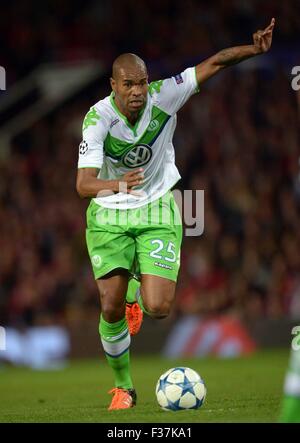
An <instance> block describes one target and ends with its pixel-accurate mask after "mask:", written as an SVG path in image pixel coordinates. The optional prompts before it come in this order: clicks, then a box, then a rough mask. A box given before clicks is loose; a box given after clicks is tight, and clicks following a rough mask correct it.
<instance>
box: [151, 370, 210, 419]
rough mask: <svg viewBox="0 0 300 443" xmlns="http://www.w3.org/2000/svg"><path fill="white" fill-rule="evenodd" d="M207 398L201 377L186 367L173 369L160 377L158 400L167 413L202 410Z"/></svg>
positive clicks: (157, 389) (157, 386)
mask: <svg viewBox="0 0 300 443" xmlns="http://www.w3.org/2000/svg"><path fill="white" fill-rule="evenodd" d="M205 397H206V387H205V384H204V381H203V380H202V378H201V377H200V375H199V374H198V373H197V372H196V371H194V370H193V369H190V368H186V367H177V368H172V369H169V370H168V371H166V372H165V373H164V374H162V375H161V376H160V377H159V380H158V382H157V384H156V398H157V401H158V404H159V406H160V407H161V408H162V409H164V410H165V411H181V410H186V409H198V408H200V407H201V406H202V405H203V403H204V400H205Z"/></svg>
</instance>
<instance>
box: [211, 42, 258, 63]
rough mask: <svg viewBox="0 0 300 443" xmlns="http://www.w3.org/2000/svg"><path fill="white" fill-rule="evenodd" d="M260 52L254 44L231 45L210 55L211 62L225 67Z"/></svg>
mask: <svg viewBox="0 0 300 443" xmlns="http://www.w3.org/2000/svg"><path fill="white" fill-rule="evenodd" d="M258 54H260V52H259V50H258V49H257V48H256V47H255V46H254V45H245V46H233V47H232V48H226V49H223V50H222V51H219V52H217V54H215V55H214V56H213V57H212V63H213V64H214V65H216V66H220V67H223V68H225V67H226V66H232V65H235V64H237V63H240V62H242V61H243V60H247V59H248V58H250V57H254V56H255V55H258Z"/></svg>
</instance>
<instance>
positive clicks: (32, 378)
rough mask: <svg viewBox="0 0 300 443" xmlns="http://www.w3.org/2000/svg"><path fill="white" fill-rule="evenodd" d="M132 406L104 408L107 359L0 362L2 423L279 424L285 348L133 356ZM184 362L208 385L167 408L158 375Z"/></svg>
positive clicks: (109, 379) (108, 377) (107, 385)
mask: <svg viewBox="0 0 300 443" xmlns="http://www.w3.org/2000/svg"><path fill="white" fill-rule="evenodd" d="M131 361H132V375H133V378H134V381H135V387H136V389H137V393H138V403H137V406H136V407H135V408H132V409H130V410H126V411H115V412H108V411H107V406H108V404H109V402H110V396H109V395H108V394H107V391H108V390H109V389H110V388H111V387H112V375H111V372H110V370H109V368H108V366H107V364H106V361H105V359H104V358H103V357H102V358H99V360H88V361H76V362H71V363H70V364H69V366H68V367H67V368H65V369H64V370H55V371H31V370H29V369H22V368H11V367H2V368H1V367H0V398H1V401H0V422H33V423H38V422H94V423H97V422H98V423H99V422H102V423H125V422H127V423H135V422H137V423H148V422H151V423H193V422H203V423H205V422H206V423H207V422H252V423H253V422H265V423H266V422H277V420H278V413H279V409H280V402H281V397H282V387H283V379H284V374H285V371H286V368H287V364H288V351H287V350H285V351H284V350H276V351H267V352H259V353H257V354H255V355H253V356H250V357H245V358H238V359H225V360H219V359H213V358H209V359H180V360H166V359H163V358H160V357H159V356H151V357H141V356H132V358H131ZM174 366H189V367H191V368H193V369H195V370H196V371H198V372H199V373H200V375H201V376H202V378H203V379H204V381H205V383H206V386H207V398H206V402H205V404H204V405H203V406H202V407H201V408H200V409H199V410H196V411H179V412H165V411H163V410H161V409H160V408H159V406H158V405H157V403H156V397H155V385H156V381H157V379H158V378H159V376H160V375H161V374H162V373H163V372H165V371H166V370H167V369H169V368H172V367H174Z"/></svg>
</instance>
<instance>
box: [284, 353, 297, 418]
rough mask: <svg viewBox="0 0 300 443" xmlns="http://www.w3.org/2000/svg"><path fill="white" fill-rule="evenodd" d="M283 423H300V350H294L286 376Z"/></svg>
mask: <svg viewBox="0 0 300 443" xmlns="http://www.w3.org/2000/svg"><path fill="white" fill-rule="evenodd" d="M280 422H281V423H300V350H292V351H291V357H290V364H289V369H288V372H287V374H286V377H285V384H284V399H283V402H282V406H281V414H280Z"/></svg>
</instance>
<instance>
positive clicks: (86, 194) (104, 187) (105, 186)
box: [76, 177, 119, 198]
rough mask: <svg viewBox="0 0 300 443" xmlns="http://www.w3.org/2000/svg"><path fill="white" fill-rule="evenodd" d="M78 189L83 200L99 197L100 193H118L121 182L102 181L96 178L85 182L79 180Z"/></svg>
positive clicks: (88, 178)
mask: <svg viewBox="0 0 300 443" xmlns="http://www.w3.org/2000/svg"><path fill="white" fill-rule="evenodd" d="M76 189H77V192H78V194H79V195H80V197H81V198H93V197H97V195H98V194H99V192H102V193H104V191H108V192H109V193H111V192H118V190H119V180H101V179H99V178H96V177H86V178H85V179H84V180H77V183H76Z"/></svg>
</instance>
